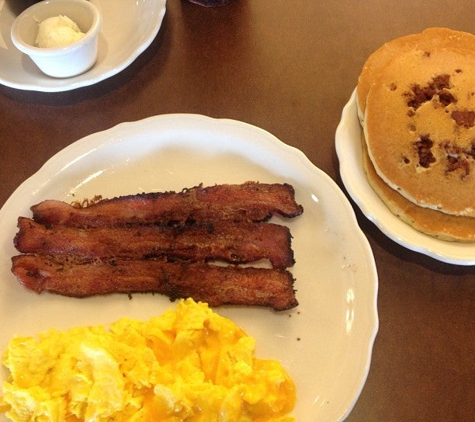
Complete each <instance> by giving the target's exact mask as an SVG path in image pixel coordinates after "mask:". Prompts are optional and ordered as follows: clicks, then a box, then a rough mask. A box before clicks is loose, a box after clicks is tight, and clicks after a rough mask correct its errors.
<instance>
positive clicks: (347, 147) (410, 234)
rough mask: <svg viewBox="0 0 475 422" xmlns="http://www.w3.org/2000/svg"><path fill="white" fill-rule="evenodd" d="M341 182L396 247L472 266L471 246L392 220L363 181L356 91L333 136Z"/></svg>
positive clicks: (473, 252)
mask: <svg viewBox="0 0 475 422" xmlns="http://www.w3.org/2000/svg"><path fill="white" fill-rule="evenodd" d="M335 144H336V151H337V154H338V159H339V161H340V174H341V178H342V180H343V183H344V185H345V187H346V189H347V191H348V193H349V194H350V196H351V197H352V198H353V200H354V201H355V203H356V204H357V205H358V207H359V208H360V209H361V211H362V212H363V214H364V215H366V217H367V218H368V219H369V220H370V221H372V222H373V223H374V224H376V226H377V227H379V229H380V230H381V231H382V232H383V233H384V234H385V235H386V236H388V237H389V238H391V239H392V240H394V241H395V242H397V243H399V244H400V245H402V246H404V247H406V248H408V249H410V250H413V251H416V252H420V253H422V254H425V255H428V256H430V257H432V258H434V259H437V260H439V261H442V262H446V263H449V264H455V265H475V243H460V242H448V241H444V240H439V239H436V238H434V237H432V236H428V235H426V234H424V233H421V232H419V231H417V230H415V229H414V228H412V227H411V226H410V225H408V224H406V223H404V222H403V221H402V220H400V219H399V218H398V217H396V216H395V215H394V214H393V213H392V212H391V211H390V210H389V208H388V207H387V206H386V205H385V204H384V202H383V201H382V200H381V199H380V198H379V196H378V195H377V194H376V192H375V191H374V190H373V188H372V187H371V185H370V184H369V183H368V180H367V179H366V175H365V172H364V170H363V150H362V146H361V126H360V123H359V120H358V113H357V105H356V90H355V91H354V92H353V94H352V95H351V98H350V100H349V101H348V103H347V104H346V105H345V107H344V108H343V112H342V116H341V120H340V123H339V125H338V127H337V130H336V136H335Z"/></svg>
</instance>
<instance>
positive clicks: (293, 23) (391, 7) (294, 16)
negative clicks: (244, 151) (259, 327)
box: [0, 0, 475, 422]
mask: <svg viewBox="0 0 475 422" xmlns="http://www.w3.org/2000/svg"><path fill="white" fill-rule="evenodd" d="M474 12H475V4H474V3H473V2H472V1H471V0H459V1H457V2H449V1H441V0H437V1H428V0H420V1H412V2H403V1H400V0H397V1H396V0H385V1H375V0H362V1H357V2H356V1H345V0H343V1H334V0H320V1H318V0H295V1H286V0H237V1H236V2H235V3H233V4H231V5H229V6H226V7H222V8H217V9H207V8H203V7H200V6H197V5H194V4H191V3H188V2H187V1H184V0H183V1H181V0H169V1H168V5H167V14H166V17H165V20H164V23H163V25H162V28H161V29H160V32H159V34H158V36H157V38H156V39H155V41H154V42H153V43H152V45H151V46H150V47H149V48H148V49H147V50H146V51H145V52H144V53H143V54H142V55H141V56H140V57H139V58H138V59H137V60H136V61H135V62H134V63H133V64H132V65H131V66H130V67H128V68H127V69H125V70H124V71H123V72H121V73H120V74H118V75H116V76H114V77H112V78H110V79H107V80H105V81H103V82H101V83H99V84H97V85H94V86H90V87H86V88H81V89H77V90H73V91H68V92H62V93H40V92H29V91H22V90H15V89H12V88H8V87H4V86H0V205H2V204H3V203H4V202H5V201H6V200H7V198H8V197H9V195H10V194H11V193H12V192H13V191H14V190H15V189H16V188H17V186H18V185H19V184H20V183H21V182H23V181H24V180H25V179H26V178H27V177H29V176H30V175H32V174H33V173H34V172H36V171H37V170H38V169H39V168H40V166H42V164H44V163H45V162H46V161H47V160H48V159H49V158H50V157H52V156H53V155H54V154H55V153H57V152H58V151H60V150H61V149H62V148H64V147H66V146H68V145H69V144H71V143H72V142H74V141H76V140H78V139H80V138H82V137H84V136H86V135H88V134H90V133H93V132H97V131H101V130H104V129H107V128H110V127H112V126H114V125H116V124H118V123H121V122H124V121H134V120H139V119H142V118H145V117H149V116H152V115H157V114H163V113H175V112H179V113H199V114H204V115H209V116H211V117H226V118H232V119H237V120H241V121H244V122H247V123H251V124H254V125H256V126H259V127H261V128H263V129H266V130H267V131H269V132H271V133H272V134H274V135H276V136H277V137H278V138H279V139H281V140H282V141H283V142H285V143H287V144H289V145H292V146H295V147H297V148H299V149H300V150H302V151H303V152H304V153H305V154H306V155H307V156H308V157H309V159H310V160H311V161H312V162H313V163H314V164H315V165H316V166H318V167H319V168H320V169H322V170H323V171H325V172H326V173H327V174H328V175H330V176H331V177H332V178H333V179H334V180H335V181H336V182H337V183H338V184H339V185H340V186H341V187H342V188H343V184H342V183H341V180H340V177H339V166H338V160H337V156H336V153H335V147H334V135H335V129H336V127H337V124H338V122H339V119H340V114H341V110H342V108H343V106H344V105H345V103H346V102H347V100H348V98H349V97H350V94H351V92H352V90H353V89H354V87H355V85H356V82H357V78H358V75H359V72H360V70H361V67H362V65H363V63H364V61H365V59H366V58H367V56H368V55H369V54H370V53H371V52H372V51H373V50H375V49H376V48H377V47H379V46H380V45H381V44H382V43H383V42H385V41H388V40H390V39H393V38H396V37H398V36H402V35H405V34H408V33H414V32H420V31H421V30H423V29H424V28H426V27H429V26H447V27H451V28H453V29H458V30H464V31H473V30H474V26H473V16H474ZM0 65H1V64H0ZM343 189H344V188H343ZM355 211H356V214H357V217H358V219H359V222H360V225H361V227H362V229H363V231H364V233H365V234H366V235H367V237H368V239H369V241H370V244H371V247H372V249H373V252H374V255H375V260H376V264H377V267H378V272H379V296H378V309H379V317H380V329H379V333H378V336H377V338H376V341H375V345H374V351H373V359H372V364H371V369H370V373H369V376H368V379H367V382H366V385H365V387H364V389H363V391H362V394H361V396H360V398H359V400H358V402H357V404H356V406H355V408H354V410H353V412H352V413H351V414H350V416H349V417H348V419H347V420H348V421H349V422H368V421H384V422H402V421H404V422H405V421H419V422H421V421H427V422H436V421H443V422H450V421H454V422H461V421H469V420H473V417H474V414H475V302H474V300H475V268H474V267H463V266H453V265H448V264H444V263H441V262H439V261H436V260H433V259H431V258H428V257H426V256H423V255H420V254H418V253H414V252H411V251H409V250H407V249H405V248H403V247H401V246H399V245H398V244H396V243H394V242H393V241H391V240H390V239H388V238H387V237H386V236H384V235H383V234H382V233H381V232H380V231H379V230H378V229H377V228H376V227H375V226H374V225H373V224H372V223H371V222H369V221H368V220H367V219H366V218H365V217H364V216H363V215H362V214H361V212H360V211H359V210H358V208H357V207H355Z"/></svg>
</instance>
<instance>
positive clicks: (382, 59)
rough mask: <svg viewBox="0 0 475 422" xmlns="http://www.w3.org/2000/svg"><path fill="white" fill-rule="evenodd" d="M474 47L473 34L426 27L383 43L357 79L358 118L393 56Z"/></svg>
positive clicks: (474, 39) (363, 111)
mask: <svg viewBox="0 0 475 422" xmlns="http://www.w3.org/2000/svg"><path fill="white" fill-rule="evenodd" d="M474 47H475V36H474V35H473V34H470V33H468V32H462V31H454V30H452V29H448V28H439V27H436V28H428V29H426V30H424V31H423V32H421V33H418V34H411V35H406V36H404V37H400V38H396V39H394V40H391V41H389V42H387V43H385V44H383V45H382V46H381V47H380V48H378V49H377V50H376V51H375V52H374V53H373V54H371V55H370V56H369V57H368V59H367V60H366V63H365V64H364V66H363V70H362V71H361V74H360V76H359V79H358V89H357V103H358V112H359V115H360V118H363V116H364V113H365V109H366V97H367V95H368V92H369V90H370V88H371V84H372V83H373V81H374V79H375V78H376V77H377V75H378V74H379V72H380V71H381V69H383V68H384V67H386V65H387V64H388V63H389V62H390V61H391V60H392V59H393V58H394V57H396V56H398V55H399V54H402V53H405V52H407V51H410V50H413V49H433V48H462V49H465V48H466V49H473V48H474Z"/></svg>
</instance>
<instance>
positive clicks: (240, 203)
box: [31, 182, 303, 227]
mask: <svg viewBox="0 0 475 422" xmlns="http://www.w3.org/2000/svg"><path fill="white" fill-rule="evenodd" d="M294 196H295V194H294V189H293V187H292V186H291V185H289V184H277V183H276V184H265V183H255V182H247V183H244V184H240V185H226V184H223V185H215V186H210V187H202V186H201V185H200V186H197V187H194V188H191V189H184V190H183V191H181V192H178V193H176V192H165V193H144V194H137V195H128V196H121V197H117V198H112V199H104V200H101V201H99V202H96V203H93V204H92V205H88V206H84V207H74V206H71V205H69V204H67V203H65V202H61V201H56V200H46V201H43V202H41V203H39V204H37V205H34V206H33V207H32V208H31V210H32V211H33V218H34V220H35V221H37V222H39V223H43V224H46V225H55V224H62V225H67V226H76V227H103V226H116V225H126V224H148V223H163V224H169V223H178V224H184V223H186V222H190V221H192V222H196V221H222V220H227V221H235V222H237V221H267V220H268V219H269V218H270V217H272V215H274V214H280V215H282V216H284V217H289V218H291V217H296V216H298V215H300V214H301V213H302V212H303V208H302V206H301V205H299V204H297V202H296V201H295V197H294Z"/></svg>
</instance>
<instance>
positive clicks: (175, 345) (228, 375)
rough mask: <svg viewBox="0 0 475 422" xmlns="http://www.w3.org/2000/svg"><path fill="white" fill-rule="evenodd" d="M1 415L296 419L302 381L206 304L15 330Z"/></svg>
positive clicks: (22, 419) (72, 420) (70, 419)
mask: <svg viewBox="0 0 475 422" xmlns="http://www.w3.org/2000/svg"><path fill="white" fill-rule="evenodd" d="M3 364H4V365H5V366H6V367H7V368H8V369H9V370H10V376H9V379H8V380H7V381H5V382H4V385H3V390H4V391H3V398H2V397H0V413H5V414H6V416H7V417H8V418H10V419H11V420H13V421H18V422H26V421H67V422H76V421H91V422H92V421H94V422H100V421H131V422H138V421H147V422H149V421H153V422H159V421H167V422H178V421H187V422H188V421H189V422H192V421H193V422H194V421H200V422H213V421H216V422H218V421H219V422H225V421H226V422H231V421H233V422H234V421H239V422H248V421H259V422H264V421H272V422H277V421H278V422H293V421H294V418H293V417H292V416H290V415H289V412H291V411H292V409H293V407H294V404H295V400H296V392H295V385H294V383H293V381H292V379H291V378H290V377H289V375H288V374H287V373H286V371H285V370H284V368H283V367H282V365H281V364H280V363H279V362H277V361H275V360H263V359H257V358H256V357H255V340H254V338H252V337H250V336H248V335H246V333H245V332H244V331H243V330H242V329H241V328H239V327H237V326H236V325H235V324H234V323H233V322H232V321H231V320H229V319H227V318H224V317H221V316H219V315H218V314H216V313H214V312H213V311H212V310H211V309H210V308H209V307H208V305H207V304H204V303H196V302H194V301H193V300H191V299H187V300H182V301H180V302H179V303H178V305H177V308H176V310H173V309H171V310H169V311H167V312H165V313H164V314H163V315H162V316H160V317H154V318H152V319H150V320H149V321H147V322H140V321H135V320H131V319H127V318H123V319H120V320H119V321H117V322H115V323H114V324H112V325H111V326H110V327H109V329H106V328H104V327H102V326H95V327H78V328H72V329H70V330H68V331H64V332H63V331H58V330H54V329H52V330H48V331H46V332H44V333H41V334H40V335H39V338H38V339H35V338H32V337H15V338H14V339H12V340H11V341H10V343H9V346H8V348H7V350H6V351H5V354H4V356H3Z"/></svg>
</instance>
